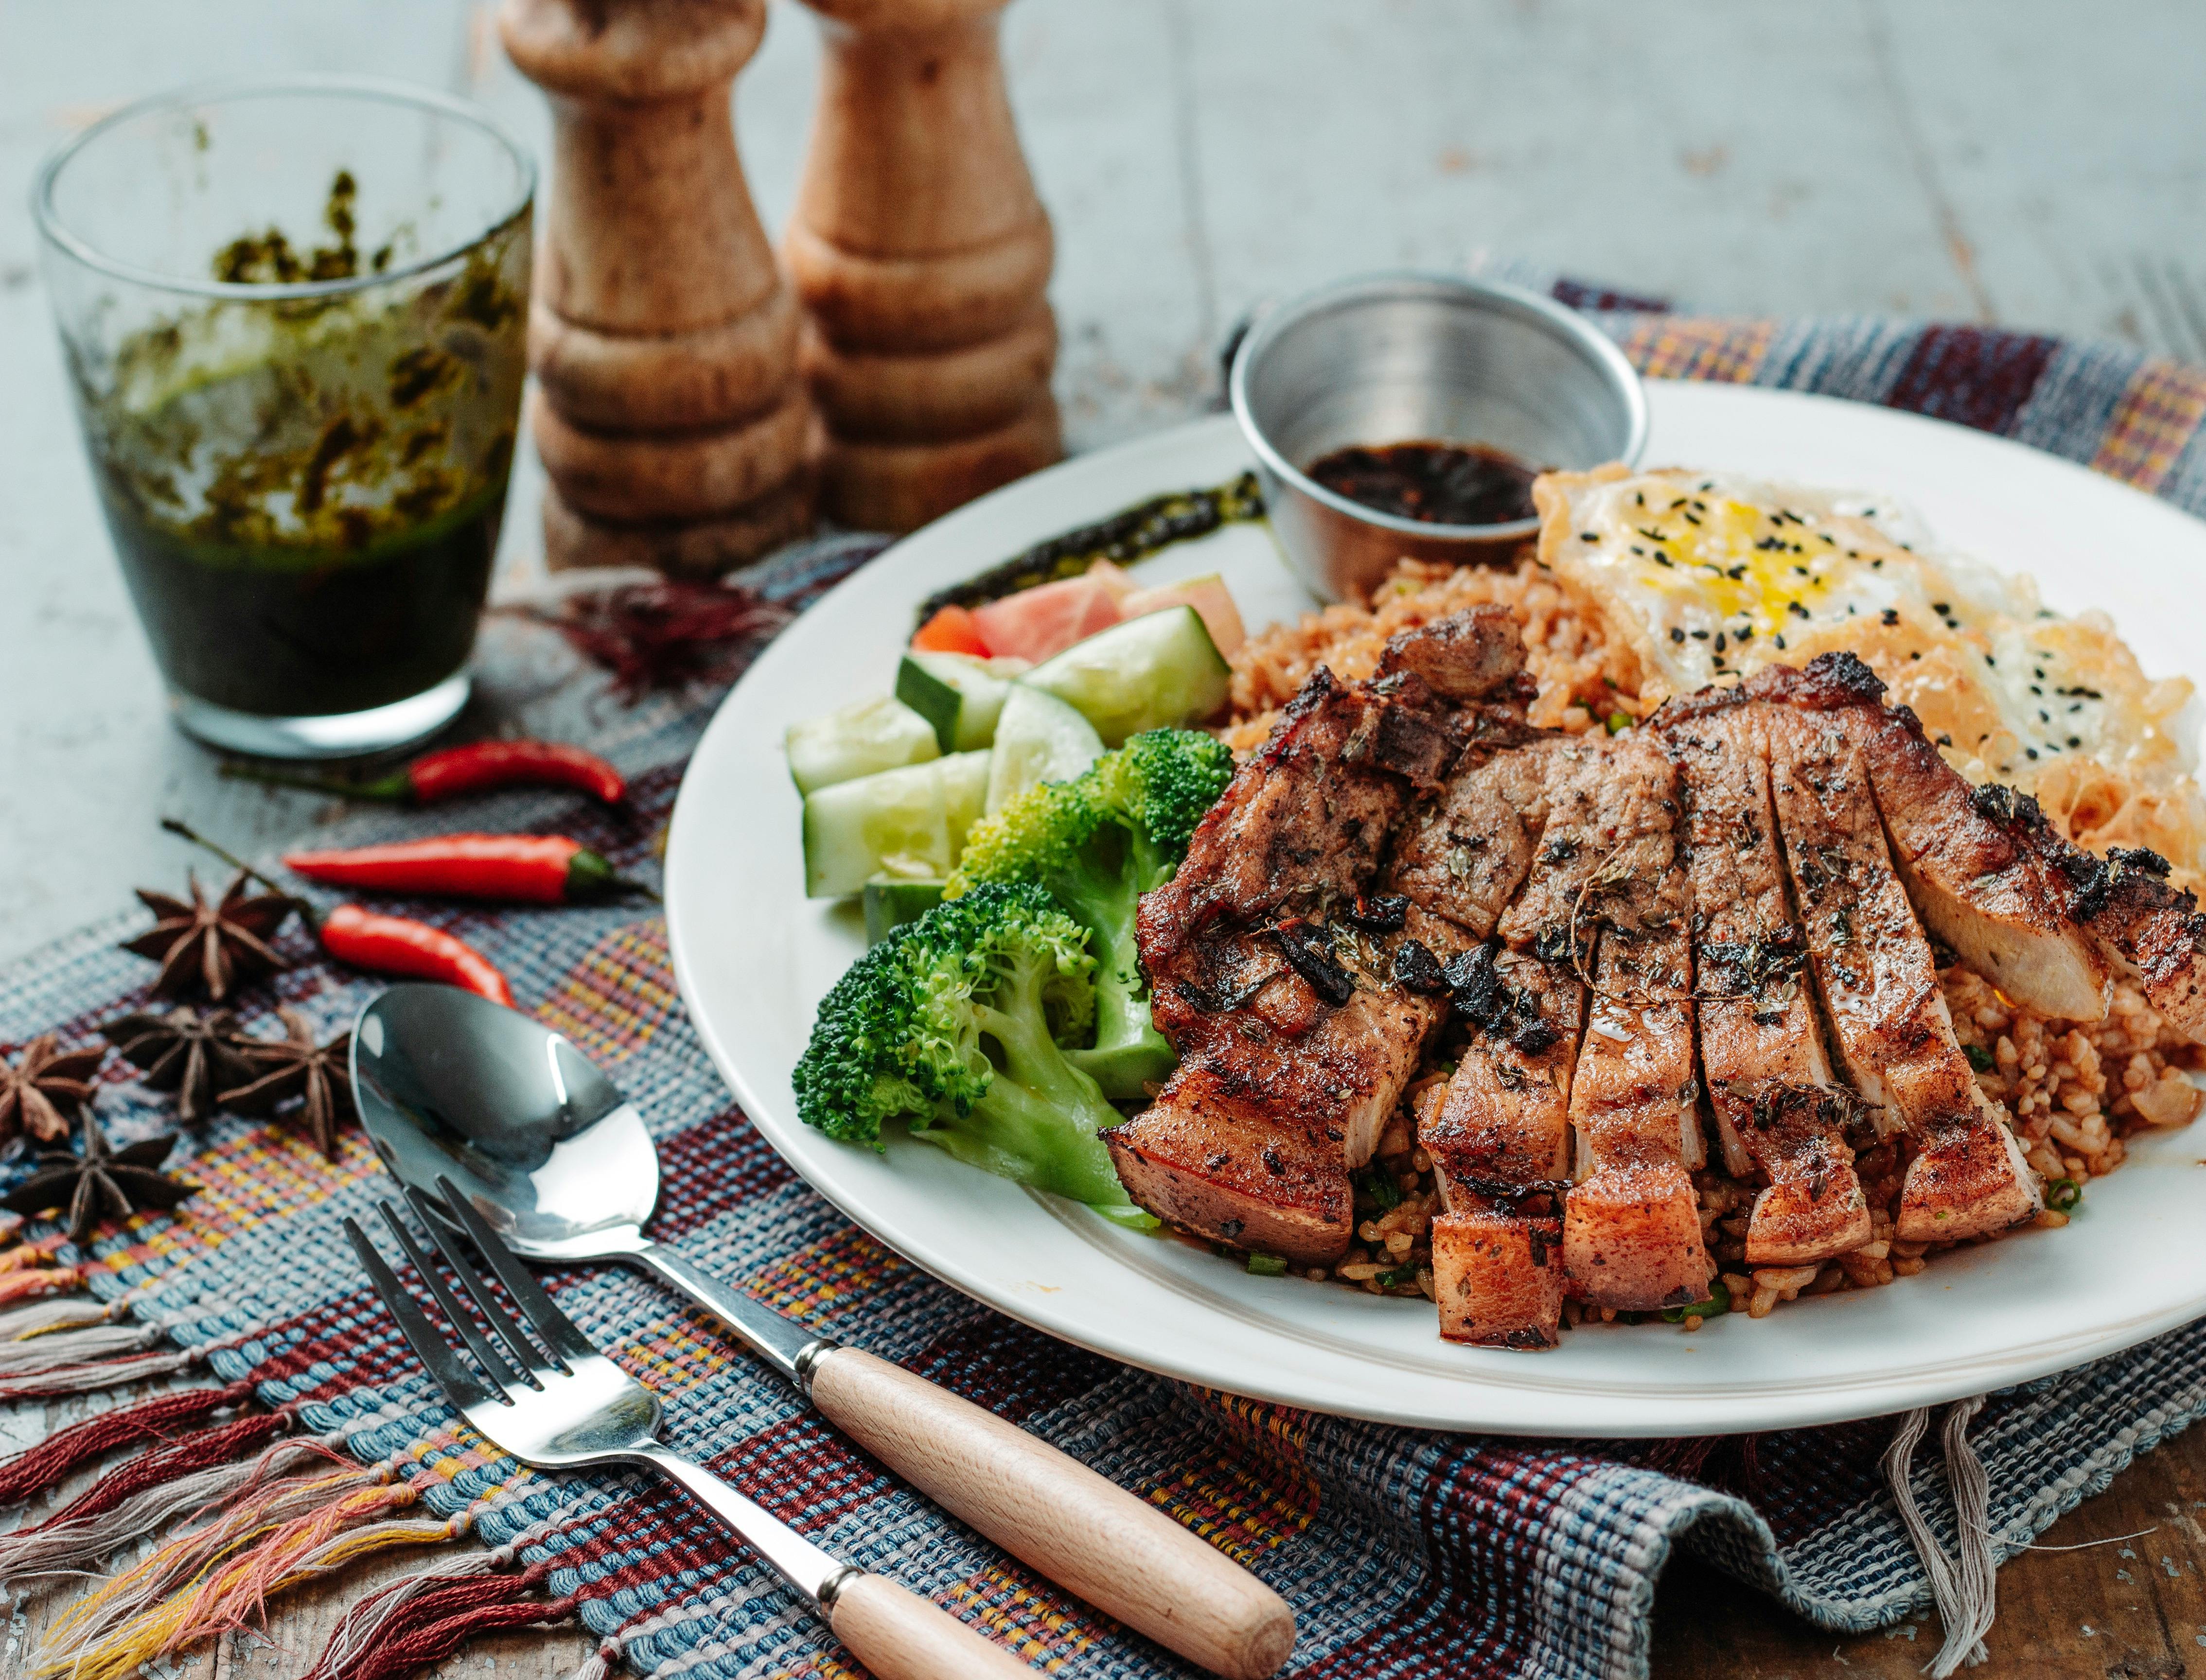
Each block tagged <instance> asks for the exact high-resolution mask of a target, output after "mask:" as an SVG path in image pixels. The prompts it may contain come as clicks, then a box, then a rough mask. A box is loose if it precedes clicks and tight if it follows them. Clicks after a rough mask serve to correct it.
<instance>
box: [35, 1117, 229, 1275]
mask: <svg viewBox="0 0 2206 1680" xmlns="http://www.w3.org/2000/svg"><path fill="white" fill-rule="evenodd" d="M78 1113H79V1114H80V1116H81V1117H83V1121H84V1153H82V1154H81V1155H79V1154H76V1153H73V1152H71V1151H69V1150H67V1149H47V1150H42V1151H40V1152H39V1160H38V1169H39V1170H38V1171H36V1172H34V1173H33V1174H32V1175H31V1177H29V1178H27V1179H26V1180H25V1181H24V1182H23V1183H21V1184H18V1185H17V1186H16V1187H15V1189H12V1190H10V1191H9V1193H8V1194H6V1195H4V1196H0V1207H4V1208H7V1209H8V1210H9V1212H15V1213H25V1214H32V1213H44V1212H47V1211H48V1210H49V1209H52V1208H60V1209H62V1210H63V1218H65V1219H66V1220H67V1222H68V1224H69V1241H70V1242H77V1243H81V1242H83V1241H84V1240H85V1238H86V1237H87V1236H91V1235H92V1228H93V1227H94V1226H95V1225H98V1224H99V1223H100V1222H101V1221H102V1220H103V1219H127V1218H129V1217H130V1216H131V1215H132V1214H134V1213H140V1212H144V1211H145V1210H146V1209H147V1208H149V1207H158V1208H160V1209H162V1210H164V1211H166V1210H167V1209H169V1208H171V1207H175V1206H177V1205H178V1204H179V1203H181V1202H183V1201H185V1200H188V1199H189V1198H190V1197H191V1196H192V1195H194V1194H196V1193H197V1191H198V1189H199V1186H198V1185H196V1184H187V1183H183V1182H182V1181H181V1180H178V1179H175V1178H171V1177H169V1176H168V1174H166V1173H164V1172H162V1171H158V1169H159V1167H160V1165H161V1163H162V1162H164V1161H165V1160H167V1159H169V1152H170V1150H171V1149H173V1148H175V1147H176V1134H175V1133H173V1132H170V1133H167V1134H164V1135H162V1136H160V1137H149V1138H147V1139H146V1140H145V1141H143V1142H142V1143H134V1144H131V1145H130V1146H129V1147H128V1148H124V1149H121V1150H116V1151H114V1152H112V1153H110V1151H109V1149H108V1147H107V1137H106V1135H105V1134H104V1132H102V1131H101V1130H100V1129H99V1122H98V1121H97V1120H95V1119H94V1118H92V1111H91V1110H90V1109H89V1108H80V1109H79V1110H78Z"/></svg>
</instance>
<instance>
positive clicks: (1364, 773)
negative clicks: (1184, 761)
mask: <svg viewBox="0 0 2206 1680" xmlns="http://www.w3.org/2000/svg"><path fill="white" fill-rule="evenodd" d="M1385 657H1386V659H1387V660H1388V661H1390V662H1391V668H1390V670H1388V671H1387V673H1386V674H1385V675H1382V676H1379V677H1377V678H1375V679H1374V680H1373V681H1372V682H1366V683H1358V684H1355V685H1352V686H1351V685H1348V684H1344V683H1343V682H1340V681H1339V679H1338V678H1336V677H1335V676H1333V674H1332V673H1331V672H1330V671H1328V670H1326V669H1325V668H1324V667H1323V666H1320V667H1319V668H1318V669H1317V670H1315V671H1313V672H1312V673H1311V674H1310V677H1309V681H1308V682H1305V683H1303V687H1302V690H1301V692H1300V693H1298V694H1297V695H1296V696H1295V698H1294V699H1293V700H1291V702H1289V704H1288V705H1287V706H1286V708H1285V711H1284V712H1281V713H1280V716H1279V724H1278V725H1277V726H1276V727H1275V728H1274V729H1273V731H1272V735H1271V738H1270V739H1269V740H1267V742H1265V743H1264V744H1263V746H1262V747H1261V748H1258V749H1257V752H1256V754H1255V756H1254V757H1253V758H1251V759H1250V760H1249V762H1248V763H1247V764H1245V765H1243V766H1242V767H1241V769H1240V771H1238V773H1237V774H1236V775H1235V777H1234V778H1233V781H1232V783H1231V785H1230V786H1228V787H1227V789H1225V795H1224V796H1223V797H1222V798H1221V799H1219V801H1218V803H1217V804H1216V805H1215V806H1213V807H1212V808H1211V810H1210V812H1209V813H1208V814H1207V815H1206V816H1205V817H1204V818H1203V819H1202V821H1201V824H1200V825H1197V827H1196V829H1195V834H1194V837H1193V838H1192V839H1191V840H1190V841H1189V845H1188V852H1187V857H1186V859H1185V861H1183V862H1182V864H1181V865H1180V867H1179V869H1178V873H1176V874H1175V875H1174V876H1173V877H1172V880H1171V881H1169V882H1168V883H1166V885H1164V886H1162V887H1160V888H1159V889H1158V890H1157V891H1154V892H1153V893H1150V894H1148V896H1147V897H1144V899H1143V900H1142V909H1141V940H1142V959H1143V961H1144V962H1146V963H1148V966H1149V968H1150V969H1151V972H1152V973H1154V971H1155V969H1156V968H1158V967H1159V966H1160V963H1161V962H1162V961H1163V960H1164V959H1165V958H1166V957H1168V956H1170V954H1171V952H1172V950H1174V949H1175V948H1176V947H1177V946H1178V944H1179V943H1180V942H1181V941H1182V940H1183V939H1186V938H1190V937H1192V936H1193V935H1194V934H1195V933H1196V932H1200V931H1201V929H1202V928H1204V927H1205V926H1208V925H1209V924H1210V922H1211V921H1212V920H1215V919H1216V918H1217V917H1219V916H1220V915H1225V916H1229V917H1231V918H1232V919H1234V920H1238V921H1240V922H1243V923H1244V924H1245V923H1249V922H1253V921H1255V920H1260V919H1263V918H1267V917H1270V916H1272V915H1273V914H1280V913H1292V912H1307V911H1308V910H1309V909H1311V908H1313V907H1315V906H1317V905H1321V904H1323V903H1328V902H1330V901H1332V900H1335V899H1352V898H1354V897H1356V895H1357V894H1358V893H1359V892H1361V891H1362V890H1363V889H1364V887H1365V886H1366V885H1368V882H1369V881H1370V879H1371V878H1372V875H1373V874H1374V873H1375V872H1376V870H1377V869H1378V867H1379V861H1380V855H1381V853H1382V851H1383V850H1384V849H1385V847H1386V841H1387V837H1388V836H1389V835H1390V834H1391V833H1392V830H1393V827H1394V825H1395V824H1396V822H1397V821H1398V819H1400V817H1401V815H1402V813H1403V812H1404V809H1405V808H1406V807H1407V806H1408V804H1409V802H1410V797H1411V795H1412V794H1413V793H1414V792H1415V791H1416V790H1417V789H1428V788H1431V787H1434V786H1435V785H1437V784H1438V783H1439V781H1440V778H1441V777H1444V776H1445V775H1446V772H1447V771H1448V769H1449V767H1450V766H1452V763H1453V761H1454V757H1455V754H1456V753H1457V752H1458V750H1459V749H1460V748H1461V746H1462V743H1463V741H1464V738H1465V736H1466V734H1467V732H1468V730H1469V729H1470V724H1469V722H1468V721H1467V720H1466V719H1465V718H1464V717H1463V716H1462V715H1461V714H1460V713H1459V712H1458V706H1459V704H1461V703H1463V702H1466V701H1473V700H1479V701H1484V700H1492V701H1495V702H1498V703H1501V704H1503V705H1504V706H1518V705H1520V703H1521V702H1520V695H1519V690H1520V688H1521V686H1522V685H1521V682H1520V679H1521V678H1522V676H1523V670H1524V649H1523V643H1522V642H1521V641H1520V640H1518V638H1517V627H1516V624H1515V622H1514V621H1513V620H1512V619H1511V617H1510V616H1509V615H1508V613H1507V612H1505V611H1501V610H1500V609H1498V608H1491V607H1480V608H1474V609H1472V610H1470V611H1467V612H1463V613H1458V614H1456V615H1454V616H1452V617H1449V618H1446V619H1442V620H1440V621H1438V622H1437V623H1432V624H1427V625H1424V626H1422V627H1421V628H1419V629H1415V630H1406V631H1404V632H1403V633H1402V634H1399V635H1397V636H1395V637H1394V638H1393V639H1392V640H1391V641H1389V642H1388V643H1387V646H1386V655H1385ZM1420 668H1428V669H1430V670H1433V671H1434V673H1435V674H1436V675H1438V676H1440V678H1441V680H1442V682H1444V683H1445V684H1446V685H1447V686H1446V688H1445V689H1444V690H1443V689H1441V688H1436V687H1435V686H1434V685H1433V684H1430V683H1428V682H1427V681H1426V679H1425V677H1424V676H1422V675H1420V674H1419V673H1420Z"/></svg>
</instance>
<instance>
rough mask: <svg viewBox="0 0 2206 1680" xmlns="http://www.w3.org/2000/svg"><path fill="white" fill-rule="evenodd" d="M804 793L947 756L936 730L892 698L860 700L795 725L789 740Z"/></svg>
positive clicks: (794, 769)
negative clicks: (822, 716)
mask: <svg viewBox="0 0 2206 1680" xmlns="http://www.w3.org/2000/svg"><path fill="white" fill-rule="evenodd" d="M783 746H784V750H785V751H786V752H787V753H788V754H789V773H790V777H792V778H794V780H795V781H796V790H797V792H799V793H802V794H809V793H815V792H817V791H818V790H819V789H821V788H831V787H833V786H834V785H835V784H836V783H838V782H855V781H856V780H857V779H858V778H859V777H862V776H872V775H875V774H878V773H879V771H884V770H895V769H897V768H898V767H899V766H903V765H908V764H923V763H925V762H926V761H927V760H929V759H933V758H939V757H940V756H941V754H942V750H943V749H942V747H941V744H940V742H939V741H938V740H937V739H936V736H935V731H934V725H933V724H930V723H929V722H927V719H926V718H922V717H921V716H920V715H919V713H918V712H915V711H913V710H912V709H911V708H910V707H909V706H906V705H904V704H903V702H902V701H900V700H891V699H890V698H889V697H888V696H887V695H886V694H880V695H877V696H876V697H875V698H873V699H872V700H856V701H854V702H853V703H852V704H850V705H849V706H841V707H838V709H837V710H835V711H833V712H829V713H828V714H827V715H826V717H825V718H809V719H808V720H806V721H805V722H803V723H802V724H790V726H789V733H788V735H786V736H784V737H783Z"/></svg>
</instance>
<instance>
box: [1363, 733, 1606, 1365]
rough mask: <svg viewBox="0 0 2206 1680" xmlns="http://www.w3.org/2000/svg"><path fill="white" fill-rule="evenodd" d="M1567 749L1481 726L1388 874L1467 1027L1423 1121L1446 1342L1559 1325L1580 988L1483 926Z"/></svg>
mask: <svg viewBox="0 0 2206 1680" xmlns="http://www.w3.org/2000/svg"><path fill="white" fill-rule="evenodd" d="M1565 745H1567V737H1565V736H1558V735H1551V734H1547V733H1546V732H1543V731H1538V730H1529V729H1525V728H1523V727H1522V726H1521V725H1517V724H1513V723H1511V722H1509V721H1508V720H1505V719H1504V720H1499V722H1495V721H1494V720H1488V722H1487V726H1486V727H1485V728H1483V729H1482V730H1479V731H1477V733H1476V735H1475V736H1474V738H1473V740H1472V742H1471V743H1470V745H1469V746H1468V747H1467V748H1466V749H1465V751H1464V754H1463V757H1462V758H1461V759H1460V760H1458V763H1457V766H1456V769H1455V771H1454V774H1453V775H1452V776H1451V777H1449V780H1448V783H1447V785H1446V787H1445V788H1444V789H1442V790H1441V792H1440V795H1439V796H1438V797H1437V798H1436V799H1434V801H1431V802H1430V803H1428V804H1427V805H1425V806H1423V807H1422V808H1421V809H1420V810H1419V812H1418V813H1416V814H1415V815H1413V816H1412V817H1411V818H1410V820H1409V821H1408V822H1407V823H1405V824H1404V826H1403V828H1402V830H1401V831H1400V832H1399V833H1398V835H1397V836H1396V838H1395V846H1394V855H1393V858H1392V861H1391V862H1390V864H1389V865H1388V867H1387V873H1386V888H1387V890H1388V891H1392V892H1398V893H1400V894H1401V895H1403V896H1404V897H1405V898H1406V899H1407V900H1408V901H1409V904H1410V909H1409V911H1408V913H1407V914H1406V916H1405V920H1406V921H1407V923H1408V926H1407V930H1406V931H1407V933H1408V935H1409V936H1410V938H1414V939H1415V940H1416V943H1417V944H1418V945H1419V946H1421V947H1422V948H1424V949H1425V950H1429V951H1430V952H1432V953H1433V961H1432V962H1431V963H1430V964H1429V965H1428V966H1427V968H1426V970H1425V983H1427V984H1428V985H1429V984H1434V983H1436V982H1439V981H1445V983H1446V985H1447V986H1448V988H1449V990H1450V992H1451V993H1452V997H1453V998H1454V1001H1455V1006H1456V1010H1457V1012H1458V1016H1459V1017H1460V1019H1461V1021H1462V1023H1463V1027H1464V1032H1465V1034H1466V1035H1467V1036H1466V1042H1465V1043H1464V1046H1463V1049H1462V1051H1461V1053H1460V1055H1459V1056H1458V1060H1457V1063H1456V1069H1455V1072H1454V1074H1453V1075H1452V1077H1451V1078H1450V1080H1449V1081H1448V1083H1447V1084H1446V1087H1441V1088H1440V1089H1437V1090H1435V1091H1434V1093H1432V1095H1431V1097H1430V1099H1429V1100H1428V1102H1427V1103H1426V1104H1425V1105H1424V1107H1423V1109H1422V1111H1421V1112H1420V1114H1419V1115H1418V1118H1417V1141H1418V1143H1419V1144H1420V1145H1421V1146H1422V1147H1423V1149H1424V1150H1425V1152H1426V1153H1427V1154H1428V1156H1430V1157H1431V1159H1432V1162H1433V1167H1434V1175H1435V1177H1436V1178H1437V1180H1438V1183H1439V1187H1440V1201H1441V1208H1442V1212H1440V1215H1439V1216H1438V1217H1437V1218H1435V1219H1434V1224H1433V1233H1432V1247H1433V1281H1434V1296H1435V1297H1436V1299H1437V1300H1438V1302H1439V1305H1440V1334H1441V1335H1442V1336H1444V1337H1447V1338H1448V1339H1450V1340H1451V1341H1458V1342H1470V1343H1480V1344H1483V1345H1488V1346H1497V1347H1520V1348H1523V1347H1547V1346H1552V1345H1553V1343H1555V1341H1556V1339H1557V1331H1558V1329H1559V1326H1560V1323H1561V1319H1562V1303H1563V1287H1564V1278H1563V1264H1562V1222H1561V1219H1560V1218H1559V1214H1560V1200H1559V1198H1560V1194H1561V1189H1562V1186H1561V1183H1560V1182H1559V1181H1560V1180H1561V1179H1562V1178H1563V1177H1564V1175H1565V1173H1566V1172H1567V1171H1568V1170H1569V1164H1570V1139H1571V1131H1570V1078H1571V1067H1572V1065H1573V1064H1574V1063H1575V1062H1576V1059H1577V1041H1578V1034H1579V1033H1580V1031H1581V1029H1582V1028H1583V1016H1584V995H1583V994H1584V988H1583V986H1580V985H1579V984H1578V982H1577V980H1576V978H1575V977H1574V976H1572V975H1571V974H1570V973H1569V972H1568V971H1567V970H1566V969H1565V970H1554V969H1551V968H1550V967H1549V965H1547V964H1546V963H1544V962H1541V961H1540V959H1539V958H1537V957H1535V956H1531V955H1530V954H1529V953H1528V952H1520V951H1512V950H1509V949H1508V948H1507V947H1505V945H1503V944H1501V943H1500V941H1499V940H1498V939H1494V938H1490V936H1491V935H1492V933H1493V932H1494V926H1495V924H1496V922H1498V921H1499V919H1500V916H1501V913H1502V912H1503V911H1504V910H1505V909H1507V908H1508V905H1509V903H1510V901H1511V898H1513V897H1515V896H1516V894H1517V890H1518V889H1519V888H1520V887H1521V886H1522V885H1523V882H1524V879H1525V877H1526V876H1527V875H1528V874H1529V873H1530V872H1531V867H1532V852H1533V847H1534V844H1535V842H1536V841H1537V840H1538V838H1539V834H1540V829H1541V825H1542V824H1543V823H1544V822H1545V820H1546V815H1547V760H1548V758H1549V757H1550V755H1551V754H1553V753H1554V752H1555V751H1557V750H1558V749H1559V748H1562V747H1564V746H1565ZM1442 963H1445V964H1446V970H1445V973H1444V974H1441V973H1440V972H1439V971H1440V965H1441V964H1442Z"/></svg>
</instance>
